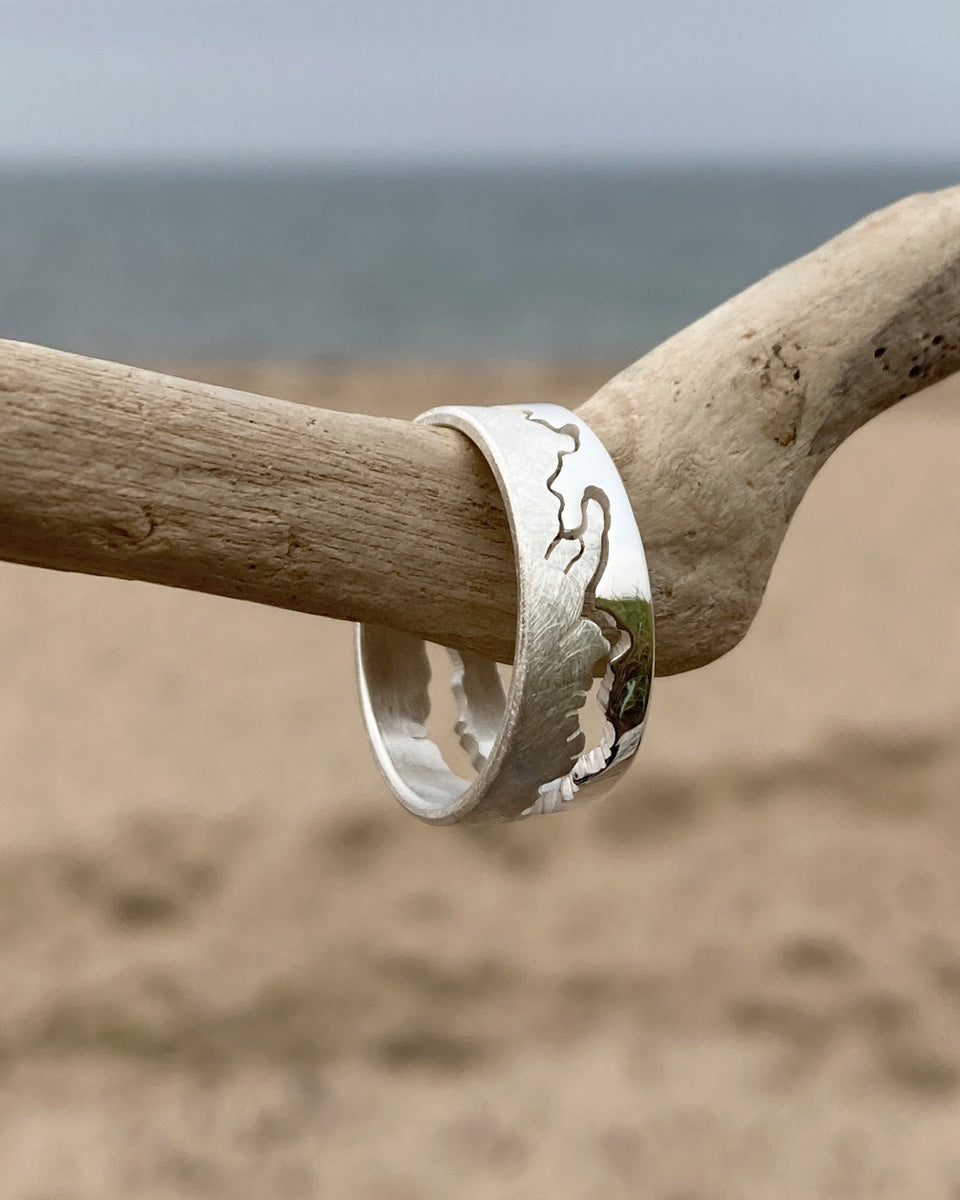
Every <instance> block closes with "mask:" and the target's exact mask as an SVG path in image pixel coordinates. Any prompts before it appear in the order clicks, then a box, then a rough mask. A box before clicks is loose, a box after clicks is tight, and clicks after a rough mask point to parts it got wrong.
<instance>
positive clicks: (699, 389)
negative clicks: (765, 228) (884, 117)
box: [0, 187, 960, 674]
mask: <svg viewBox="0 0 960 1200" xmlns="http://www.w3.org/2000/svg"><path fill="white" fill-rule="evenodd" d="M958 369H960V187H958V188H952V189H949V190H947V191H944V192H939V193H935V194H932V195H921V196H914V197H911V198H909V199H907V200H904V201H901V202H900V203H899V204H896V205H894V206H892V207H891V208H888V209H885V210H883V211H882V212H880V213H877V214H875V215H873V216H872V217H869V218H867V219H866V220H865V221H862V222H860V223H859V224H858V225H856V226H854V227H853V228H852V229H850V230H848V231H847V232H846V233H844V234H841V235H840V236H839V237H838V238H835V239H834V240H833V241H831V242H828V243H827V244H826V245H825V246H823V247H821V248H820V249H819V250H817V251H815V252H814V253H813V254H810V255H808V256H806V257H805V258H802V259H799V260H798V261H797V262H795V263H792V264H790V265H789V266H787V267H784V268H783V269H782V270H781V271H778V272H776V273H775V274H773V275H770V276H768V277H767V278H766V279H764V280H762V281H761V282H760V283H758V284H756V285H755V286H754V287H752V288H750V289H749V290H747V291H746V292H744V293H742V294H741V295H739V296H737V297H735V298H734V299H732V300H730V301H728V302H727V303H726V304H724V305H722V306H721V307H720V308H718V309H716V310H715V311H714V312H713V313H711V314H709V315H708V316H706V317H704V318H703V319H702V320H700V321H698V322H696V323H695V324H694V325H692V326H690V327H689V328H688V329H686V330H684V331H682V332H681V333H679V334H677V335H676V336H675V337H673V338H672V339H670V340H669V341H668V342H666V343H664V344H663V345H662V346H660V347H659V348H658V349H656V350H654V351H652V352H651V353H650V354H648V355H647V356H646V357H645V358H643V359H641V360H640V361H639V362H637V363H635V364H634V365H633V366H632V367H630V368H628V369H627V370H626V371H624V372H622V373H621V374H620V375H618V376H617V377H616V378H615V379H613V380H611V381H610V382H609V383H608V384H606V385H605V386H604V387H603V388H601V389H600V391H599V392H598V393H597V394H596V395H595V396H594V397H593V398H592V399H590V400H589V401H588V402H587V403H586V404H585V405H584V406H583V407H582V409H581V413H582V415H583V416H584V418H585V419H586V420H587V421H588V422H590V424H592V425H593V427H594V428H595V429H596V431H597V432H598V433H599V435H600V436H601V438H602V439H603V440H604V442H605V444H606V445H607V447H608V449H609V450H610V452H611V454H612V455H613V457H614V460H615V461H616V463H617V465H618V467H619V468H620V470H621V472H622V474H623V476H624V480H625V483H626V485H627V489H628V491H629V493H630V497H631V501H632V503H633V507H634V511H635V513H636V515H637V519H638V522H639V525H640V529H641V532H642V533H643V536H644V540H645V542H646V545H647V552H648V559H649V564H650V571H651V576H652V581H653V586H654V597H655V603H656V607H657V618H658V672H659V673H660V674H670V673H674V672H677V671H682V670H688V669H690V668H692V667H696V666H699V665H701V664H703V663H706V662H709V661H711V660H712V659H714V658H716V657H718V656H719V655H721V654H723V653H724V652H725V651H726V650H728V649H730V647H731V646H733V645H735V644H736V642H737V641H739V640H740V638H741V637H742V636H743V634H744V633H745V632H746V630H747V628H748V627H749V624H750V621H751V620H752V618H753V616H754V614H755V612H756V610H757V608H758V606H759V604H760V600H761V598H762V595H763V591H764V588H765V586H766V582H767V579H768V577H769V573H770V569H771V567H772V565H773V561H774V559H775V557H776V553H777V550H778V549H779V546H780V543H781V541H782V539H783V535H784V533H785V531H786V528H787V524H788V522H789V520H790V517H791V516H792V514H793V512H794V510H795V508H796V505H797V504H798V502H799V500H800V498H801V496H802V495H803V493H804V491H805V490H806V488H807V487H808V486H809V484H810V482H811V480H812V479H813V477H814V475H815V474H816V472H817V470H818V469H819V468H820V466H821V465H822V464H823V463H824V462H825V461H826V459H827V457H828V456H829V454H830V453H831V452H832V450H833V449H835V448H836V446H837V445H839V444H840V442H842V441H843V440H844V439H845V438H846V437H848V436H849V435H850V434H851V433H853V432H854V430H855V429H857V428H858V427H859V426H860V425H862V424H864V422H866V421H867V420H869V419H870V418H871V417H873V416H875V415H876V414H877V413H879V412H881V411H883V410H884V409H885V408H887V407H889V406H890V405H891V404H894V403H896V401H897V400H899V399H903V398H905V397H906V396H908V395H911V394H912V393H914V392H916V391H919V390H920V389H921V388H923V387H926V386H927V385H929V384H931V383H933V382H936V381H937V380H939V379H941V378H944V377H945V376H947V375H949V374H952V373H953V372H954V371H957V370H958ZM451 399H452V400H454V401H455V399H456V398H455V397H452V398H451ZM514 399H515V398H514ZM839 519H842V517H841V518H839ZM0 558H5V559H9V560H12V561H16V562H21V563H29V564H33V565H36V566H42V567H49V568H54V569H58V570H71V571H84V572H87V573H91V574H98V575H112V576H117V577H119V578H124V579H141V580H147V581H150V582H154V583H162V584H166V585H168V586H174V587H182V588H189V589H193V590H197V591H205V592H212V593H216V594H219V595H224V596H231V597H236V598H240V599H245V600H252V601H255V602H257V603H262V604H271V605H276V606H279V607H283V608H293V609H298V610H301V611H304V612H309V613H320V614H324V615H327V616H332V617H338V618H343V619H351V620H367V621H376V622H379V623H382V624H387V625H391V626H394V627H396V628H400V629H405V630H407V631H409V632H414V633H419V634H423V635H425V636H427V637H429V638H431V639H432V640H434V641H439V642H444V643H447V644H449V645H454V646H459V647H463V648H466V649H473V650H477V651H479V652H481V653H485V654H492V655H494V656H495V657H497V658H499V659H501V660H504V661H509V659H510V658H511V656H512V649H513V628H514V623H515V617H516V612H515V588H516V581H515V577H514V572H513V564H512V557H511V551H510V544H509V538H508V535H507V529H506V520H505V517H504V513H503V507H502V505H501V503H500V499H499V496H498V494H497V491H496V487H495V485H494V483H493V479H492V477H491V475H490V473H489V471H488V469H487V468H486V465H485V464H484V462H483V460H482V458H481V456H480V455H479V453H478V452H477V451H476V450H474V449H473V447H472V446H471V445H470V444H468V443H467V442H466V441H465V439H463V438H462V437H461V436H460V435H459V434H457V433H455V432H453V431H450V430H441V429H430V428H425V427H420V426H414V425H411V424H409V423H407V422H403V421H396V420H389V419H385V418H382V417H380V418H378V417H364V416H357V415H353V414H346V413H339V412H328V411H324V410H321V409H316V408H308V407H305V406H302V405H298V404H293V403H289V402H285V401H281V400H274V399H268V398H265V397H261V396H254V395H250V394H247V393H243V392H236V391H229V390H227V389H223V388H217V387H213V386H210V385H206V384H200V383H194V382H190V381H187V380H181V379H174V378H171V377H169V376H164V375H159V374H156V373H153V372H149V371H143V370H139V369H136V368H132V367H126V366H120V365H118V364H115V363H107V362H100V361H97V360H94V359H88V358H82V357H79V356H76V355H69V354H64V353H61V352H58V351H54V350H48V349H43V348H41V347H36V346H28V345H24V344H21V343H15V342H0Z"/></svg>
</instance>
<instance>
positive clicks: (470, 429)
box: [357, 404, 654, 824]
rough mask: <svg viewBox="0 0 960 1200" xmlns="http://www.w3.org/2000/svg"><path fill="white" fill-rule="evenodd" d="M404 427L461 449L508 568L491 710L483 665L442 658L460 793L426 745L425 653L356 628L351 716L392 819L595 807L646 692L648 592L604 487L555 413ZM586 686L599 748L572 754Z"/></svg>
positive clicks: (619, 495)
mask: <svg viewBox="0 0 960 1200" xmlns="http://www.w3.org/2000/svg"><path fill="white" fill-rule="evenodd" d="M417 420H418V421H419V422H421V423H423V424H428V425H446V426H450V427H452V428H454V429H459V430H460V431H461V432H463V433H465V434H466V435H467V436H468V437H469V438H470V439H471V440H472V441H473V442H475V443H476V445H477V446H478V447H479V449H480V450H481V451H482V453H483V455H484V457H485V458H486V460H487V462H488V463H489V464H490V466H491V468H492V470H493V473H494V475H495V476H496V479H497V482H498V484H499V486H500V490H501V492H502V494H503V500H504V505H505V507H506V511H507V517H508V519H509V522H510V529H511V532H512V534H513V543H514V551H515V556H516V567H517V579H518V614H519V615H518V623H517V640H516V653H515V656H514V665H513V674H512V678H511V681H510V685H509V690H508V692H507V694H506V695H504V691H503V685H502V683H501V680H500V674H499V671H498V669H497V665H496V664H495V663H494V662H493V661H492V660H490V659H485V658H482V657H481V656H479V655H476V654H471V653H458V652H456V651H453V650H451V651H450V655H451V658H452V660H453V667H454V670H453V675H452V678H451V686H452V688H453V691H454V694H455V696H456V699H457V703H458V710H459V720H458V722H457V725H456V732H457V733H458V734H459V735H460V742H461V745H462V746H463V748H464V749H465V750H466V751H467V753H468V754H469V756H470V758H471V761H472V762H473V766H474V768H475V770H476V771H477V775H476V778H475V779H474V780H473V781H469V780H466V779H463V778H461V777H460V776H459V775H457V774H455V773H454V772H453V771H452V770H451V769H450V768H449V767H448V766H447V764H446V762H445V761H444V759H443V757H442V755H441V753H440V751H439V749H438V748H437V746H436V744H435V743H434V742H433V741H432V740H431V739H430V737H429V735H428V733H427V729H426V720H427V716H428V714H429V712H430V699H429V695H428V690H427V689H428V684H429V680H430V666H429V662H428V659H427V652H426V643H425V642H424V641H423V640H422V639H420V638H418V637H414V636H412V635H410V634H406V633H401V632H399V631H397V630H392V629H387V628H384V627H382V626H378V625H358V627H357V666H358V673H359V679H360V697H361V704H362V708H363V715H364V719H365V721H366V725H367V730H368V733H369V734H370V739H371V741H372V743H373V748H374V752H375V754H376V757H377V761H378V763H379V766H380V769H381V771H382V772H383V775H384V777H385V779H386V781H387V783H388V784H389V785H390V787H391V788H392V789H393V791H394V793H395V794H396V796H397V798H398V799H399V800H400V802H401V804H403V805H404V806H405V807H406V808H407V809H409V810H410V812H412V813H414V814H415V815H416V816H418V817H421V818H422V819H424V820H426V821H430V822H433V823H436V824H451V823H454V822H461V821H465V822H483V821H510V820H516V819H518V818H520V817H525V816H529V815H532V814H533V813H538V812H556V811H559V810H561V809H563V808H565V807H567V806H569V805H571V804H574V803H578V802H580V801H581V800H587V799H589V800H593V799H595V798H599V796H601V795H603V794H605V793H606V792H607V791H608V790H609V788H610V786H611V785H612V784H613V783H615V782H616V780H617V778H618V777H619V776H620V775H621V773H622V772H623V770H624V769H625V768H626V766H627V763H628V762H629V761H630V758H631V756H632V755H633V753H634V752H635V750H636V749H637V747H638V746H639V744H640V739H641V737H642V735H643V730H644V727H645V725H646V720H647V711H648V707H649V701H650V689H651V684H652V681H653V654H654V633H653V607H652V604H651V595H650V581H649V578H648V575H647V567H646V559H645V556H644V552H643V543H642V542H641V539H640V534H639V532H638V530H637V526H636V522H635V520H634V517H633V511H632V509H631V507H630V501H629V499H628V497H627V494H626V491H625V489H624V487H623V483H622V481H621V479H620V476H619V473H618V472H617V469H616V467H615V466H614V464H613V461H612V460H611V458H610V456H609V455H608V454H607V451H606V449H605V448H604V446H603V444H602V443H601V442H600V439H599V438H598V437H597V436H596V434H594V433H593V431H592V430H591V429H590V428H589V427H588V426H587V425H586V424H585V423H584V422H583V421H582V420H580V418H579V417H577V416H576V414H574V413H571V412H569V411H567V409H565V408H561V407H560V406H559V405H555V404H530V405H522V406H521V405H500V406H496V407H490V408H467V407H448V408H437V409H432V410H431V411H430V412H426V413H423V414H422V415H421V416H419V417H418V418H417ZM601 675H602V676H603V682H602V683H601V685H600V688H599V694H598V699H599V701H600V704H601V705H602V707H603V710H604V717H605V724H604V730H603V735H602V738H601V741H600V744H599V746H596V747H595V748H594V749H592V750H590V751H588V752H587V753H583V749H584V742H585V737H584V734H583V731H582V730H581V728H580V719H579V717H580V709H581V707H582V706H583V703H584V700H585V697H586V695H587V694H588V693H589V691H590V689H591V687H592V684H593V681H594V679H596V678H599V677H600V676H601Z"/></svg>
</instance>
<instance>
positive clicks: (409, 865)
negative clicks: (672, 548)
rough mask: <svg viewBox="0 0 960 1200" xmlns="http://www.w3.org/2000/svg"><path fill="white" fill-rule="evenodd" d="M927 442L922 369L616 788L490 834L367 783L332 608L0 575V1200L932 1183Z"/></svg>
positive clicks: (393, 400)
mask: <svg viewBox="0 0 960 1200" xmlns="http://www.w3.org/2000/svg"><path fill="white" fill-rule="evenodd" d="M616 366H617V364H613V363H607V364H604V363H597V364H583V365H580V366H571V365H553V366H551V365H546V366H544V365H540V366H538V365H527V366H523V365H518V366H509V365H502V366H491V367H488V368H466V367H431V366H425V365H415V364H411V365H396V364H394V365H389V364H381V365H366V366H364V365H359V364H351V363H342V364H334V365H329V364H327V365H324V364H314V365H312V366H311V365H295V364H288V365H283V364H271V365H268V366H265V367H261V368H256V369H254V368H249V367H248V368H244V367H238V366H231V365H230V364H219V365H217V364H206V365H205V366H203V367H202V368H201V367H198V366H196V365H183V364H181V365H180V367H179V368H177V367H174V368H173V369H174V370H178V369H179V371H180V373H183V374H193V375H196V376H198V377H200V376H204V377H207V378H210V379H214V380H216V381H217V382H220V383H223V384H225V385H227V386H235V387H243V388H249V389H250V390H254V391H264V392H269V393H272V394H275V395H282V396H287V397H290V398H292V399H299V400H305V401H308V402H310V401H313V402H316V403H321V404H325V405H327V406H331V407H345V408H355V409H359V410H362V411H369V412H380V413H393V414H397V415H412V414H413V413H415V412H417V411H419V410H420V409H422V408H426V407H429V406H430V405H432V404H436V403H440V402H443V401H449V400H458V401H463V402H477V403H495V402H497V401H511V400H516V399H521V398H522V399H526V400H556V401H559V402H560V403H568V404H575V403H577V402H578V401H579V400H580V399H582V398H585V397H586V396H587V395H588V394H589V393H590V392H591V391H592V390H593V388H594V387H595V386H596V385H597V384H599V383H600V382H601V381H602V380H603V379H604V378H605V377H606V376H608V375H609V374H611V373H612V372H613V371H614V370H615V369H616ZM958 461H960V381H956V382H955V381H949V382H948V383H947V384H945V385H940V386H939V387H938V388H935V389H932V390H931V391H929V392H927V393H925V394H924V395H923V396H921V397H918V398H916V399H914V400H913V401H910V402H907V403H905V404H903V405H901V406H900V407H899V408H898V409H896V410H894V411H893V412H891V413H889V414H887V415H885V416H884V417H882V418H880V419H878V420H877V421H876V422H874V423H873V424H872V425H871V426H869V427H868V428H866V429H865V430H863V431H861V432H860V433H859V434H858V435H857V436H856V437H854V438H853V439H852V440H851V441H850V442H849V443H847V444H846V445H845V446H844V447H842V448H841V450H840V451H839V452H838V454H837V455H836V456H835V457H834V459H833V460H832V461H831V462H830V463H829V464H828V465H827V467H826V469H825V470H824V472H823V473H822V475H821V477H820V478H819V479H818V480H817V482H816V483H815V485H814V487H813V489H812V490H811V492H810V493H809V495H808V496H807V498H806V499H805V500H804V502H803V504H802V505H801V508H800V511H799V513H798V514H797V518H796V521H795V524H794V526H793V527H792V529H791V532H790V535H789V537H788V539H787V543H786V545H785V547H784V550H783V553H782V555H781V558H780V560H779V562H778V564H777V568H776V570H775V573H774V577H773V580H772V582H771V586H770V590H769V593H768V596H767V598H766V599H765V601H764V605H763V609H762V611H761V614H760V616H759V618H758V620H757V622H756V624H755V626H754V628H753V630H752V631H751V633H750V635H749V637H748V638H747V640H746V641H745V642H744V643H743V645H741V646H740V647H739V648H738V649H737V650H735V651H734V652H733V653H731V654H730V655H729V656H727V658H725V659H724V660H722V661H721V662H719V663H716V664H714V665H713V666H711V667H708V668H706V669H704V670H702V671H699V672H695V673H692V674H690V675H687V676H683V677H678V678H675V679H670V680H660V681H658V686H657V690H656V693H655V701H654V710H653V717H652V720H651V726H650V731H649V736H648V742H647V744H646V745H645V747H644V752H643V753H642V755H641V759H640V760H639V762H638V764H637V766H636V768H635V769H634V770H633V772H632V773H631V776H630V778H629V780H628V781H627V783H626V784H625V786H623V787H622V788H621V789H620V790H619V791H618V792H617V793H616V794H615V796H613V797H612V798H611V799H610V800H608V801H606V802H605V803H604V804H603V805H602V806H600V807H597V808H596V809H592V810H588V811H585V812H583V813H577V814H571V815H567V816H565V817H562V818H556V819H545V820H541V821H533V822H528V823H525V824H524V825H520V826H515V827H509V828H503V829H487V830H473V831H461V830H432V829H428V828H425V827H421V826H419V825H417V824H416V823H415V822H414V821H413V820H412V819H411V818H409V817H407V816H406V815H405V814H403V813H402V812H400V811H399V809H398V808H397V806H396V805H395V804H394V802H393V801H392V799H391V798H390V797H389V795H388V794H387V792H386V790H385V788H384V787H383V785H382V784H381V783H380V781H379V778H378V776H377V773H376V770H375V768H374V766H373V763H372V761H371V758H370V755H369V753H368V751H367V748H366V745H365V743H364V740H363V735H362V730H361V726H360V719H359V714H358V709H357V704H356V700H355V695H354V681H353V671H352V663H351V657H350V630H349V628H347V627H346V626H343V625H339V624H337V623H334V622H330V621H324V620H320V619H316V618H310V617H306V616H303V615H301V614H296V613H287V612H279V611H273V610H269V609H263V608H258V607H256V606H253V605H247V604H243V603H236V602H232V601H228V600H223V599H218V598H215V597H209V596H200V595H193V594H189V593H181V592H176V591H172V590H163V589H160V588H152V587H150V586H148V585H142V584H131V583H125V582H119V581H115V580H103V579H92V578H85V577H81V576H68V575H58V574H54V573H49V572H41V571H37V570H31V569H28V568H20V567H15V566H10V565H7V564H0V681H2V683H0V788H2V796H3V801H4V814H5V825H4V831H5V836H4V839H3V843H2V850H0V855H2V857H0V895H2V898H0V1068H2V1070H0V1197H2V1200H8V1198H9V1200H40V1198H41V1197H43V1198H47V1197H50V1198H53V1197H56V1200H121V1198H122V1200H140V1198H143V1200H147V1198H149V1200H168V1198H170V1200H172V1198H177V1200H181V1198H193V1197H212V1198H214V1200H220V1198H223V1200H226V1198H227V1197H229V1198H230V1200H247V1198H248V1197H249V1198H250V1200H254V1198H255V1200H273V1198H275V1197H276V1198H278V1200H279V1198H284V1200H285V1198H291V1200H294V1198H299V1197H311V1198H312V1197H317V1196H322V1197H337V1198H339V1197H349V1198H354V1197H356V1198H358V1200H433V1198H434V1197H437V1198H440V1197H464V1198H469V1200H487V1198H490V1200H493V1198H494V1197H496V1198H497V1200H527V1198H530V1197H536V1198H540V1197H546V1196H551V1197H557V1198H558V1200H567V1198H571V1200H573V1198H577V1200H581V1198H590V1200H593V1198H597V1200H600V1198H602V1200H618V1198H619V1197H630V1198H631V1200H632V1198H635V1197H645V1198H646V1197H650V1198H652V1200H721V1198H722V1200H727V1198H730V1200H735V1198H740V1197H749V1198H750V1200H785V1198H786V1197H792V1196H797V1197H804V1198H809V1197H824V1198H830V1200H855V1198H856V1200H859V1198H861V1197H863V1198H864V1200H866V1198H868V1197H869V1198H870V1200H874V1198H876V1197H884V1196H888V1197H898V1198H901V1197H908V1198H914V1197H916V1198H918V1200H919V1198H921V1197H922V1198H923V1200H932V1198H938V1197H943V1198H945V1200H955V1198H956V1197H957V1196H960V603H958V597H960V519H958V516H957V514H958V512H960V471H958V470H957V465H956V464H957V463H958Z"/></svg>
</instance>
